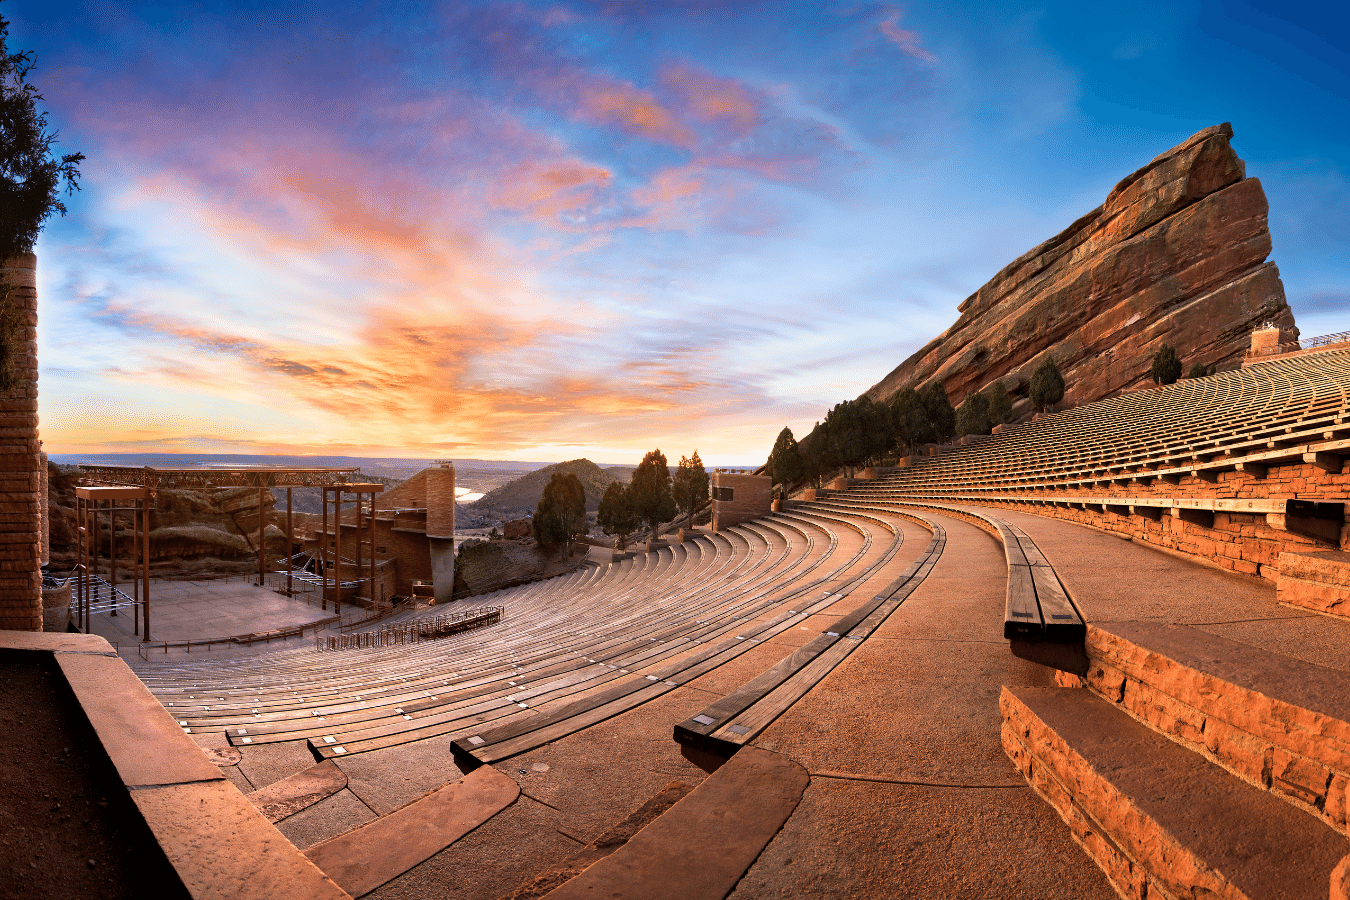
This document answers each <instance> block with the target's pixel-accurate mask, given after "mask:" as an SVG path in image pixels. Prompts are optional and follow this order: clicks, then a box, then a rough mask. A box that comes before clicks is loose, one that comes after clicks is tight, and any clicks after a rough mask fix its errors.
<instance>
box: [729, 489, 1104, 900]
mask: <svg viewBox="0 0 1350 900" xmlns="http://www.w3.org/2000/svg"><path fill="white" fill-rule="evenodd" d="M925 514H927V515H933V518H935V519H939V520H940V521H941V524H942V525H943V526H944V527H946V528H947V548H946V551H945V552H944V553H943V555H942V559H941V560H940V561H939V562H938V564H937V566H936V567H935V568H934V570H933V572H932V574H931V575H929V576H928V579H927V580H926V581H925V582H924V584H923V585H922V586H921V587H920V588H919V589H918V590H917V591H916V592H915V593H914V594H913V595H912V596H911V597H910V598H909V600H907V601H906V602H905V604H904V605H903V606H901V607H900V609H899V610H897V611H896V613H895V614H893V615H892V616H891V618H890V619H889V620H888V621H887V622H886V623H885V625H883V626H882V628H881V629H879V630H878V632H877V634H875V635H874V636H873V637H871V638H869V639H868V641H867V643H866V644H864V645H863V646H862V647H860V648H859V649H858V650H857V652H855V653H854V654H853V655H852V656H851V657H849V659H848V660H847V661H846V662H845V663H844V664H843V665H842V666H840V667H839V668H837V669H836V670H835V671H834V672H833V673H831V674H830V676H829V677H828V678H826V679H825V681H824V682H823V683H821V684H820V685H818V686H817V687H816V688H815V690H813V691H812V692H811V693H810V694H808V695H807V696H806V697H805V698H804V699H803V700H801V701H800V702H798V703H797V704H796V705H795V706H793V707H792V708H791V709H789V710H788V711H787V712H786V713H785V714H784V715H783V716H782V717H781V718H780V719H778V721H776V722H775V723H774V724H773V725H771V726H770V727H769V728H768V729H767V730H766V731H765V732H764V734H762V735H761V736H760V738H759V740H757V741H755V744H756V745H757V746H760V747H763V748H765V749H768V750H773V751H777V752H779V753H783V754H786V755H787V756H789V757H790V758H792V759H793V760H795V761H797V762H799V763H801V764H802V765H803V766H805V767H806V768H807V770H808V771H809V772H810V773H811V784H810V786H809V787H808V788H807V789H806V795H805V797H804V798H803V800H802V803H801V805H800V806H799V807H798V808H797V811H796V812H795V813H794V814H793V816H792V818H791V819H789V820H788V823H787V825H786V826H785V827H784V828H783V830H782V832H780V833H779V835H778V837H777V838H775V839H774V840H773V842H772V843H771V844H770V845H769V847H768V848H767V849H766V850H765V851H764V853H763V854H762V855H761V856H760V858H759V860H758V861H757V862H756V863H755V865H754V866H753V867H752V868H751V869H750V871H749V872H748V873H747V874H746V876H745V878H744V879H742V881H741V883H740V885H739V886H738V887H737V889H736V891H735V892H734V893H733V894H732V895H731V896H732V898H734V900H760V898H771V897H772V898H788V897H791V898H805V897H810V898H846V897H849V898H851V897H887V898H915V900H918V898H924V900H930V898H945V897H963V898H964V897H968V898H977V897H978V898H1003V897H1008V898H1012V897H1017V898H1023V897H1025V898H1033V897H1034V898H1038V900H1058V898H1063V900H1111V898H1114V897H1115V896H1116V894H1115V892H1114V891H1113V890H1112V889H1111V887H1110V886H1109V885H1108V884H1107V882H1106V879H1105V877H1104V876H1103V875H1102V873H1101V871H1100V870H1098V869H1097V868H1096V867H1095V866H1094V865H1093V864H1092V862H1091V861H1090V860H1089V859H1088V858H1087V856H1086V855H1084V853H1083V852H1082V850H1080V849H1079V848H1078V846H1077V845H1076V844H1074V843H1073V841H1072V840H1071V839H1070V837H1069V834H1068V831H1067V829H1065V828H1064V826H1063V823H1062V822H1061V821H1060V820H1059V817H1058V816H1057V815H1056V814H1055V813H1054V811H1053V810H1052V809H1051V808H1050V807H1049V806H1047V805H1046V804H1045V802H1044V801H1042V800H1041V799H1040V798H1039V797H1037V796H1036V795H1035V794H1034V793H1033V792H1032V791H1031V789H1030V788H1029V787H1028V786H1027V784H1026V781H1025V780H1023V778H1022V777H1021V775H1020V774H1019V773H1018V772H1017V770H1016V769H1015V768H1014V767H1013V765H1012V763H1011V762H1009V760H1008V758H1007V756H1005V755H1004V753H1003V749H1002V747H1001V745H1000V743H999V728H1000V724H1001V720H1000V717H999V710H998V696H999V690H1000V688H1001V686H1002V685H1004V684H1023V685H1049V684H1051V683H1052V678H1051V672H1050V670H1049V669H1045V668H1042V667H1040V666H1037V665H1035V664H1033V663H1028V662H1025V661H1023V660H1020V659H1017V658H1016V657H1014V656H1013V655H1012V654H1010V653H1009V652H1008V644H1007V642H1006V641H1004V640H1003V635H1002V631H1003V608H1004V595H1005V590H1006V584H1007V576H1006V571H1007V570H1006V561H1005V557H1004V555H1003V549H1002V547H1001V546H1000V545H999V544H998V542H997V541H995V540H994V538H992V537H991V536H989V535H988V534H986V533H985V532H983V531H980V530H979V529H977V528H975V527H974V526H973V525H970V524H967V523H966V522H964V521H961V520H958V519H954V518H950V517H946V516H937V515H934V514H932V513H931V512H926V513H925Z"/></svg>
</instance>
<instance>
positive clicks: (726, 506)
mask: <svg viewBox="0 0 1350 900" xmlns="http://www.w3.org/2000/svg"><path fill="white" fill-rule="evenodd" d="M727 492H730V495H731V496H730V499H727V497H726V495H727ZM712 494H713V504H712V508H713V512H712V528H713V531H720V530H721V529H723V528H730V527H731V526H732V525H737V524H739V523H741V522H748V521H750V520H751V519H758V518H760V517H761V516H767V515H768V514H769V512H770V509H771V504H772V502H773V484H772V481H771V479H770V478H769V476H767V475H739V474H733V473H731V472H713V476H712Z"/></svg>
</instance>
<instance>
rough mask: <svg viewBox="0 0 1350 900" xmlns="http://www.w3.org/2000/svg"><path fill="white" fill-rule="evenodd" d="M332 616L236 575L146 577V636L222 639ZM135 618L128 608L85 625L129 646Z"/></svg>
mask: <svg viewBox="0 0 1350 900" xmlns="http://www.w3.org/2000/svg"><path fill="white" fill-rule="evenodd" d="M119 587H122V586H121V585H119ZM129 587H130V585H127V586H126V588H129ZM126 588H123V589H124V590H125V589H126ZM332 615H333V611H332V609H331V608H330V609H328V610H327V611H325V610H322V609H320V608H319V606H318V604H317V603H316V604H313V605H311V604H307V603H306V602H305V600H304V598H303V597H296V598H290V597H287V596H286V595H285V594H278V593H277V592H276V591H273V590H271V589H270V588H265V587H258V586H257V585H256V584H253V583H251V581H244V580H241V579H239V578H234V579H220V580H201V581H166V580H159V579H152V580H151V582H150V636H151V637H152V638H154V640H156V641H206V640H212V639H215V638H227V637H233V636H235V635H241V634H251V633H257V632H262V631H272V630H274V629H278V628H291V627H294V626H297V625H307V624H309V623H311V622H318V621H320V620H321V619H326V618H329V617H330V616H332ZM135 621H136V620H135V616H134V612H133V610H131V609H122V610H120V611H118V613H117V615H115V616H113V615H110V614H108V613H99V614H95V615H92V616H90V630H91V632H92V633H94V634H97V635H99V636H100V637H103V638H106V639H107V640H108V641H110V642H112V643H114V644H116V645H117V646H118V647H119V648H125V649H130V648H132V647H134V646H135V645H136V644H137V643H139V642H140V640H141V638H140V636H138V635H136V634H135V633H134V632H133V627H134V624H135Z"/></svg>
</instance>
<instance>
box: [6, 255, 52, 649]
mask: <svg viewBox="0 0 1350 900" xmlns="http://www.w3.org/2000/svg"><path fill="white" fill-rule="evenodd" d="M0 278H3V279H4V281H5V283H7V284H8V285H10V286H11V287H10V290H9V303H10V304H12V307H11V308H12V309H13V311H14V312H13V314H11V315H10V316H7V317H5V318H6V319H7V320H8V321H9V322H10V323H11V327H12V328H13V329H14V332H13V334H12V335H11V337H12V340H10V341H8V342H7V345H8V347H9V348H10V350H11V351H12V352H13V354H14V356H13V359H12V360H10V361H9V364H10V365H11V366H12V367H13V368H12V370H11V371H13V372H14V374H15V375H17V376H18V379H19V381H18V384H17V385H16V386H15V387H14V388H12V389H11V390H9V391H6V392H4V393H3V394H0V629H6V630H13V631H41V630H42V564H41V540H40V538H39V533H40V527H41V526H40V517H41V512H40V503H41V489H42V486H41V472H40V468H39V466H38V453H39V452H40V448H39V444H38V418H37V412H38V409H37V401H38V393H37V391H38V384H37V375H38V373H37V257H35V256H33V254H31V253H29V254H26V255H24V256H19V257H15V258H14V259H10V260H6V261H4V262H3V263H0Z"/></svg>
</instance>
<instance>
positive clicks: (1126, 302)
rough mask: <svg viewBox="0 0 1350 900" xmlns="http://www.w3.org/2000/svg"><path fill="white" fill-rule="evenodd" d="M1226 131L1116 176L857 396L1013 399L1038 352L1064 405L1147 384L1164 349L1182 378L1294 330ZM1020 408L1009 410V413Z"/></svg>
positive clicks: (1257, 187)
mask: <svg viewBox="0 0 1350 900" xmlns="http://www.w3.org/2000/svg"><path fill="white" fill-rule="evenodd" d="M1232 136H1233V129H1232V126H1230V125H1228V124H1227V123H1225V124H1223V125H1216V126H1214V127H1212V128H1206V129H1205V130H1204V131H1201V132H1199V133H1198V134H1195V135H1194V136H1192V137H1191V138H1190V139H1189V140H1187V141H1186V142H1184V143H1182V144H1180V145H1179V146H1177V147H1174V148H1172V149H1171V150H1169V151H1167V152H1166V153H1164V154H1162V155H1161V156H1159V157H1158V158H1157V159H1155V160H1153V162H1151V163H1149V164H1148V165H1147V166H1145V167H1144V168H1142V169H1140V170H1139V171H1138V172H1135V173H1134V174H1133V175H1131V176H1129V177H1128V178H1126V179H1125V180H1124V181H1122V182H1120V184H1118V185H1116V187H1115V189H1114V190H1112V191H1111V193H1110V195H1109V196H1107V198H1106V202H1105V203H1103V204H1102V205H1101V206H1100V207H1098V208H1097V209H1094V210H1093V211H1092V212H1090V213H1088V214H1087V215H1085V216H1083V217H1082V218H1081V219H1079V220H1078V221H1077V222H1074V223H1073V224H1072V225H1070V226H1069V227H1068V228H1067V229H1065V230H1064V231H1063V232H1061V233H1060V234H1058V235H1056V236H1055V237H1053V238H1051V239H1050V240H1048V241H1046V242H1044V243H1043V244H1041V245H1040V246H1038V247H1035V248H1033V249H1032V250H1030V251H1028V252H1027V253H1025V254H1023V255H1022V256H1020V257H1019V258H1017V259H1016V260H1014V261H1013V262H1011V263H1009V264H1008V265H1007V266H1006V267H1004V269H1003V271H1001V272H999V273H998V274H997V275H995V276H994V277H993V278H992V279H990V281H989V283H988V284H986V285H984V286H983V287H982V288H980V289H979V290H978V291H976V292H975V293H974V294H973V295H972V296H970V297H968V298H967V299H966V300H965V301H964V302H963V303H962V304H961V306H960V307H959V309H960V312H961V316H960V318H958V319H957V320H956V323H955V324H954V325H952V327H951V328H948V329H947V330H946V331H945V332H943V333H942V334H941V335H939V336H938V337H937V338H935V339H934V340H933V341H931V342H929V344H928V345H927V346H925V347H924V348H922V349H921V350H919V351H918V352H917V353H915V354H914V355H913V356H911V357H910V358H909V359H907V360H905V362H904V363H902V364H901V365H900V366H899V367H898V368H896V369H895V370H894V371H893V372H891V373H890V374H889V375H887V376H886V377H885V378H884V379H882V381H881V382H879V383H878V384H876V385H874V386H873V387H872V388H870V389H869V390H868V391H867V392H866V396H868V397H871V398H872V399H873V400H887V399H889V398H890V397H892V396H893V395H894V394H896V393H897V392H898V391H899V390H900V389H902V388H904V387H905V386H907V385H913V386H922V385H923V384H926V383H927V382H929V381H930V380H932V379H934V378H937V379H940V380H941V382H942V383H943V385H944V386H945V387H946V389H947V394H948V396H949V397H950V398H951V401H952V403H953V404H954V405H955V404H959V403H960V402H961V401H962V400H963V399H964V398H965V397H966V395H967V394H968V393H970V392H972V391H978V390H983V389H984V388H985V387H986V386H988V385H989V384H992V383H993V382H994V381H995V380H997V379H1000V378H1002V379H1004V383H1005V384H1006V385H1007V386H1008V387H1009V388H1010V389H1013V390H1014V392H1015V394H1016V395H1017V396H1019V397H1021V398H1025V397H1026V393H1027V388H1028V385H1029V382H1030V378H1031V373H1032V372H1033V371H1034V370H1035V368H1036V366H1037V365H1039V364H1040V362H1041V361H1042V360H1043V359H1044V358H1045V356H1046V355H1047V354H1050V355H1053V357H1054V359H1055V362H1056V363H1057V364H1058V365H1059V367H1060V371H1061V372H1063V374H1064V381H1065V383H1066V385H1067V390H1066V392H1065V396H1064V402H1065V403H1066V404H1070V405H1078V404H1083V403H1091V402H1093V401H1095V400H1101V399H1103V398H1106V397H1111V396H1114V395H1116V394H1119V393H1122V392H1124V391H1126V390H1130V389H1133V388H1138V387H1142V386H1144V385H1146V384H1148V383H1149V380H1148V369H1149V363H1150V358H1151V356H1152V354H1153V352H1154V351H1155V350H1157V348H1158V347H1159V346H1161V345H1162V344H1164V343H1168V344H1171V345H1172V346H1173V347H1175V348H1176V351H1177V355H1178V356H1179V357H1181V359H1182V363H1183V366H1184V367H1185V369H1186V370H1187V371H1189V370H1190V368H1191V366H1192V365H1194V364H1195V363H1197V362H1199V363H1203V364H1205V365H1212V366H1216V367H1217V368H1218V369H1220V370H1225V369H1232V368H1237V367H1238V366H1239V365H1240V364H1241V362H1242V358H1243V354H1244V353H1245V352H1246V350H1247V348H1248V347H1249V346H1250V344H1251V332H1252V331H1253V330H1254V329H1255V328H1257V327H1259V326H1261V325H1263V324H1264V323H1266V322H1273V323H1275V324H1276V325H1278V326H1280V327H1281V328H1282V329H1284V330H1286V331H1287V332H1289V333H1290V334H1291V336H1296V335H1297V329H1296V328H1295V327H1294V315H1293V312H1292V311H1291V310H1290V309H1289V304H1288V303H1287V302H1285V297H1284V285H1283V283H1282V282H1281V281H1280V273H1279V270H1278V269H1277V268H1276V267H1275V264H1274V263H1273V262H1268V261H1267V260H1266V257H1267V256H1268V255H1269V254H1270V249H1271V244H1270V232H1269V230H1268V229H1267V227H1266V213H1267V211H1268V209H1269V207H1268V205H1267V203H1266V195H1265V192H1264V191H1262V190H1261V182H1260V181H1259V180H1257V179H1255V178H1248V177H1246V170H1245V166H1244V165H1243V162H1242V160H1241V159H1239V158H1238V156H1237V154H1236V153H1234V152H1233V149H1232V147H1230V146H1229V143H1228V142H1229V139H1230V138H1231V137H1232ZM1028 410H1029V403H1028V402H1026V401H1023V402H1022V403H1021V405H1020V406H1018V407H1017V408H1016V410H1015V411H1016V412H1017V413H1018V414H1019V415H1020V414H1021V413H1023V412H1026V411H1028Z"/></svg>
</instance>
